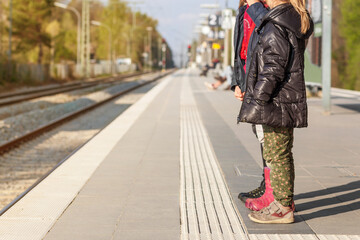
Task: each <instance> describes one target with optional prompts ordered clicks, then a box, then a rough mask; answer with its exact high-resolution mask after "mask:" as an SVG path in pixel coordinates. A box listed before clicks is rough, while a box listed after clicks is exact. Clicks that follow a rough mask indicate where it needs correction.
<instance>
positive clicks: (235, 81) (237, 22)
mask: <svg viewBox="0 0 360 240" xmlns="http://www.w3.org/2000/svg"><path fill="white" fill-rule="evenodd" d="M240 10H241V9H239V10H238V14H237V16H236V22H235V27H234V32H236V31H238V29H239V14H240V13H239V12H240ZM233 42H234V49H236V37H235V34H234V41H233ZM235 59H236V57H235ZM235 59H234V72H233V74H232V76H231V87H230V89H231V90H232V91H235V87H236V86H239V85H240V83H239V82H238V81H237V79H236V75H237V74H236V73H235V68H237V67H238V66H237V63H236V62H235Z"/></svg>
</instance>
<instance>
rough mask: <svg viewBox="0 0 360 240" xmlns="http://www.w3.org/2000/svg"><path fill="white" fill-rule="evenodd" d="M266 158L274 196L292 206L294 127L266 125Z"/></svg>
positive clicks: (282, 202)
mask: <svg viewBox="0 0 360 240" xmlns="http://www.w3.org/2000/svg"><path fill="white" fill-rule="evenodd" d="M264 136H265V141H264V158H265V160H266V161H267V163H268V165H269V166H270V169H271V173H270V180H271V186H272V188H273V190H274V192H273V194H274V198H275V200H277V201H278V202H279V203H281V204H282V205H283V206H285V207H287V206H291V205H292V203H293V197H294V179H295V172H294V159H293V154H292V148H293V141H294V129H293V128H273V127H269V126H264Z"/></svg>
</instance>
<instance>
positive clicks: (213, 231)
mask: <svg viewBox="0 0 360 240" xmlns="http://www.w3.org/2000/svg"><path fill="white" fill-rule="evenodd" d="M180 151H181V153H180V158H181V189H180V191H181V200H180V203H181V239H189V240H193V239H225V240H228V239H229V240H230V239H231V240H233V239H234V240H236V239H248V237H247V234H246V231H245V229H244V228H243V226H242V224H241V220H240V217H239V215H238V214H237V212H236V209H235V206H234V204H233V202H232V200H231V197H230V194H229V191H228V189H227V187H226V184H225V181H224V178H223V176H222V174H221V172H220V168H219V166H218V163H217V160H216V157H215V154H214V152H213V150H212V147H211V143H210V140H209V138H208V135H207V133H206V130H205V127H204V125H203V123H202V120H201V118H200V115H199V112H198V110H197V108H196V105H195V101H194V98H193V96H192V93H191V89H190V86H189V82H188V79H184V81H183V89H182V101H181V148H180Z"/></svg>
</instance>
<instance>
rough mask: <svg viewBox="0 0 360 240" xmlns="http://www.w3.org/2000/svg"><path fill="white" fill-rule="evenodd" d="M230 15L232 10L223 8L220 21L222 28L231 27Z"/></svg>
mask: <svg viewBox="0 0 360 240" xmlns="http://www.w3.org/2000/svg"><path fill="white" fill-rule="evenodd" d="M232 15H233V11H232V9H224V10H223V11H222V15H221V16H222V23H221V27H222V28H223V29H232V22H231V19H232Z"/></svg>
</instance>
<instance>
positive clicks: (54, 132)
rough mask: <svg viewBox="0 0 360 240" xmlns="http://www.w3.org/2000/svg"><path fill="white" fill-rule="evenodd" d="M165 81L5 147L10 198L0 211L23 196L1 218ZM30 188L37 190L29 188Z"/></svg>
mask: <svg viewBox="0 0 360 240" xmlns="http://www.w3.org/2000/svg"><path fill="white" fill-rule="evenodd" d="M169 73H171V72H167V73H166V75H167V74H169ZM162 77H164V75H157V76H155V77H154V78H152V79H148V80H146V81H139V82H138V83H137V84H136V85H133V86H129V87H127V88H126V89H124V90H122V91H121V92H118V93H116V94H113V95H112V96H109V97H108V98H107V99H104V100H102V101H100V102H97V103H94V104H92V105H90V106H87V107H85V108H83V109H79V110H77V111H74V112H72V113H70V114H67V115H65V116H62V117H60V118H58V119H56V120H54V121H52V122H50V123H48V124H46V125H43V126H41V127H39V128H37V129H36V130H34V131H32V132H30V133H27V134H24V135H23V136H21V137H19V138H17V139H15V140H12V141H9V142H7V143H5V144H2V145H1V146H0V149H1V152H2V154H1V156H0V170H1V173H0V177H1V178H2V179H0V180H1V185H0V191H1V192H2V193H6V192H7V193H8V194H7V195H6V196H5V197H4V199H0V209H1V208H2V207H3V206H4V205H5V204H7V203H8V202H9V200H11V199H14V198H15V197H16V196H18V195H19V194H20V193H22V194H20V195H19V197H18V198H16V199H15V200H14V201H13V202H11V203H10V204H9V205H7V207H5V208H4V209H3V210H2V211H1V212H0V215H1V214H3V213H4V212H5V211H6V210H7V209H9V208H10V207H11V206H12V205H13V204H14V203H16V202H17V201H18V200H19V199H21V198H22V197H23V196H24V195H26V193H27V192H29V191H30V190H31V189H32V188H33V187H35V186H36V185H37V184H38V183H39V182H40V181H41V180H42V179H44V178H45V177H46V176H47V175H48V174H50V173H51V172H52V171H53V170H54V169H55V168H56V167H57V166H59V165H61V163H62V162H64V161H65V160H66V156H68V155H69V154H71V152H73V151H75V150H76V149H77V148H78V147H79V146H81V145H82V144H84V143H85V142H86V141H88V140H89V139H91V138H92V137H93V136H94V135H95V134H96V133H97V132H98V131H100V130H101V129H102V128H103V127H105V126H106V125H107V124H108V123H110V122H111V121H112V120H113V119H114V118H116V117H117V116H118V115H119V114H121V112H123V111H124V110H125V109H126V108H127V107H129V106H130V105H131V104H132V103H134V102H135V101H136V100H137V99H138V98H139V97H141V95H142V94H144V93H145V92H146V91H148V90H149V89H150V88H151V87H152V85H153V84H155V81H157V80H158V79H160V78H162ZM121 96H122V97H121ZM119 97H121V98H119ZM100 106H102V107H100ZM74 118H76V120H75V119H74ZM71 120H73V121H71ZM54 166H55V167H54ZM36 181H37V182H36ZM34 182H35V183H34ZM30 185H33V186H31V187H30V188H29V186H30ZM24 190H25V192H24Z"/></svg>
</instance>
